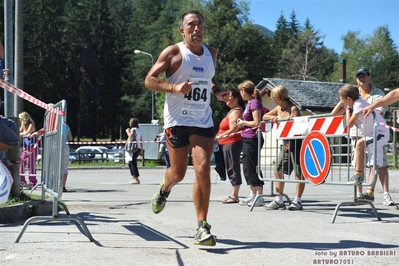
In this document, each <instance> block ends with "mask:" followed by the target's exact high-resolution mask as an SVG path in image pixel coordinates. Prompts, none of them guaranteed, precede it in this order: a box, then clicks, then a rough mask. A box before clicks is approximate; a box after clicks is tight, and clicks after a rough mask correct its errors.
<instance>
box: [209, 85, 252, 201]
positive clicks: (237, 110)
mask: <svg viewBox="0 0 399 266" xmlns="http://www.w3.org/2000/svg"><path fill="white" fill-rule="evenodd" d="M226 105H227V106H228V107H230V109H231V110H230V111H229V112H228V113H227V115H226V116H225V117H224V118H223V120H222V122H220V125H219V132H218V134H217V135H216V137H215V139H216V140H217V141H218V143H219V147H220V149H222V152H223V157H224V161H225V165H226V170H227V176H228V178H229V180H230V183H231V185H232V186H233V189H232V191H231V195H230V196H228V197H227V198H225V199H223V200H222V203H238V191H239V190H240V186H241V184H242V179H241V167H240V157H241V151H242V137H241V134H239V133H237V130H238V128H237V127H236V126H235V125H236V121H237V120H238V119H242V112H243V109H244V108H245V105H244V100H243V99H242V97H241V94H240V92H239V91H237V90H232V91H230V93H229V94H228V95H227V96H226Z"/></svg>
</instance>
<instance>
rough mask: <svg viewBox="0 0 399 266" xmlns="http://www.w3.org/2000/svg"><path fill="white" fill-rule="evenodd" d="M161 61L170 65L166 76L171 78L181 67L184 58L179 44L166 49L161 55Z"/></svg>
mask: <svg viewBox="0 0 399 266" xmlns="http://www.w3.org/2000/svg"><path fill="white" fill-rule="evenodd" d="M160 59H161V60H162V61H164V62H165V63H166V64H168V65H169V67H168V69H167V71H166V76H168V77H169V76H171V75H172V74H173V73H175V72H176V70H177V69H178V68H179V67H180V65H181V61H182V56H181V52H180V48H179V46H178V45H177V44H173V45H170V46H168V47H166V48H165V49H164V50H163V51H162V53H161V54H160Z"/></svg>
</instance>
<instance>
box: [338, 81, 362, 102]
mask: <svg viewBox="0 0 399 266" xmlns="http://www.w3.org/2000/svg"><path fill="white" fill-rule="evenodd" d="M338 93H339V95H340V96H341V97H343V98H347V97H349V98H351V99H352V100H353V101H356V100H357V99H359V97H360V94H359V88H358V87H357V86H356V85H353V84H345V85H344V86H342V87H341V88H340V89H339V91H338Z"/></svg>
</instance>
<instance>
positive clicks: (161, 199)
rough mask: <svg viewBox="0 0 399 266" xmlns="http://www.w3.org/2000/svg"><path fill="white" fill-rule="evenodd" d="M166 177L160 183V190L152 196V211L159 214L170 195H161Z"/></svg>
mask: <svg viewBox="0 0 399 266" xmlns="http://www.w3.org/2000/svg"><path fill="white" fill-rule="evenodd" d="M164 181H165V180H164V179H162V181H161V183H160V184H159V190H158V192H157V193H156V194H155V195H154V197H152V200H151V203H152V211H153V212H154V213H155V214H157V213H160V212H161V211H162V210H163V208H165V203H166V199H167V198H168V196H163V195H161V190H162V187H163V184H164Z"/></svg>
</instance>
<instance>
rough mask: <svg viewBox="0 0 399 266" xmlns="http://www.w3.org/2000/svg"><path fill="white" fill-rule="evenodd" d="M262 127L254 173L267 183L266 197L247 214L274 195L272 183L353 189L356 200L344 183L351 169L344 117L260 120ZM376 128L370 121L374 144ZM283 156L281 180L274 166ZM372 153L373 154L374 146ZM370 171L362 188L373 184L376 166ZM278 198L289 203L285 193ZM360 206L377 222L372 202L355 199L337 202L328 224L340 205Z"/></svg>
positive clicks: (375, 123) (348, 136)
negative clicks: (370, 178)
mask: <svg viewBox="0 0 399 266" xmlns="http://www.w3.org/2000/svg"><path fill="white" fill-rule="evenodd" d="M373 115H374V114H373ZM374 118H375V117H374ZM374 120H375V119H374ZM262 124H266V125H265V127H266V131H265V132H262V131H258V140H259V144H260V142H261V138H262V137H263V138H264V145H263V147H262V149H261V150H260V152H259V153H258V169H257V172H258V177H259V179H260V180H262V181H265V182H269V183H270V194H263V195H258V196H257V197H256V198H255V200H254V201H253V204H252V206H251V208H250V211H252V210H253V208H254V206H255V205H256V201H257V200H258V198H259V197H264V196H274V193H273V191H274V183H275V182H284V183H306V184H308V183H311V184H313V185H321V184H322V185H340V186H353V187H354V189H353V195H352V198H353V199H356V196H357V195H356V187H355V186H354V185H353V184H352V185H349V184H348V181H349V179H350V177H351V173H353V169H351V168H352V166H351V160H352V159H351V145H350V134H349V131H348V129H347V127H346V121H345V117H344V116H334V117H332V116H329V115H315V116H302V117H295V118H291V119H289V120H278V122H277V123H275V124H273V123H271V122H265V121H262V122H261V125H262ZM376 127H377V122H375V121H374V142H376V135H377V130H376ZM283 154H284V155H285V156H286V158H285V159H286V160H287V163H286V164H283V165H282V168H281V169H279V171H281V172H282V173H284V174H283V179H279V178H277V176H276V175H277V169H276V164H277V163H278V161H279V156H281V155H283ZM374 154H376V145H375V147H374ZM293 162H295V163H296V164H297V165H298V166H299V167H300V171H301V173H302V179H300V180H298V179H297V178H296V174H295V173H296V169H294V167H293V166H292V165H295V164H292V163H293ZM365 165H366V164H365ZM374 165H376V156H374ZM291 168H292V169H291ZM364 170H365V169H364ZM373 171H374V179H373V181H372V182H371V183H367V182H366V180H367V179H368V178H367V177H366V175H365V182H363V184H362V185H363V186H370V185H373V184H374V183H375V182H376V180H377V167H374V168H373ZM363 173H366V171H363ZM282 196H283V197H284V198H285V199H286V201H288V204H291V200H290V198H289V197H288V196H287V195H286V194H282ZM360 204H369V205H370V207H371V208H372V210H373V212H374V214H375V216H376V218H377V219H378V220H381V218H380V217H379V215H378V213H377V211H376V209H375V207H374V204H373V203H372V202H370V201H365V200H360V199H359V200H352V201H349V202H341V203H339V204H338V205H337V206H336V208H335V211H334V215H333V218H332V221H331V222H332V223H334V221H335V218H336V216H337V214H338V210H339V208H340V207H341V206H343V205H351V206H352V205H360Z"/></svg>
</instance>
